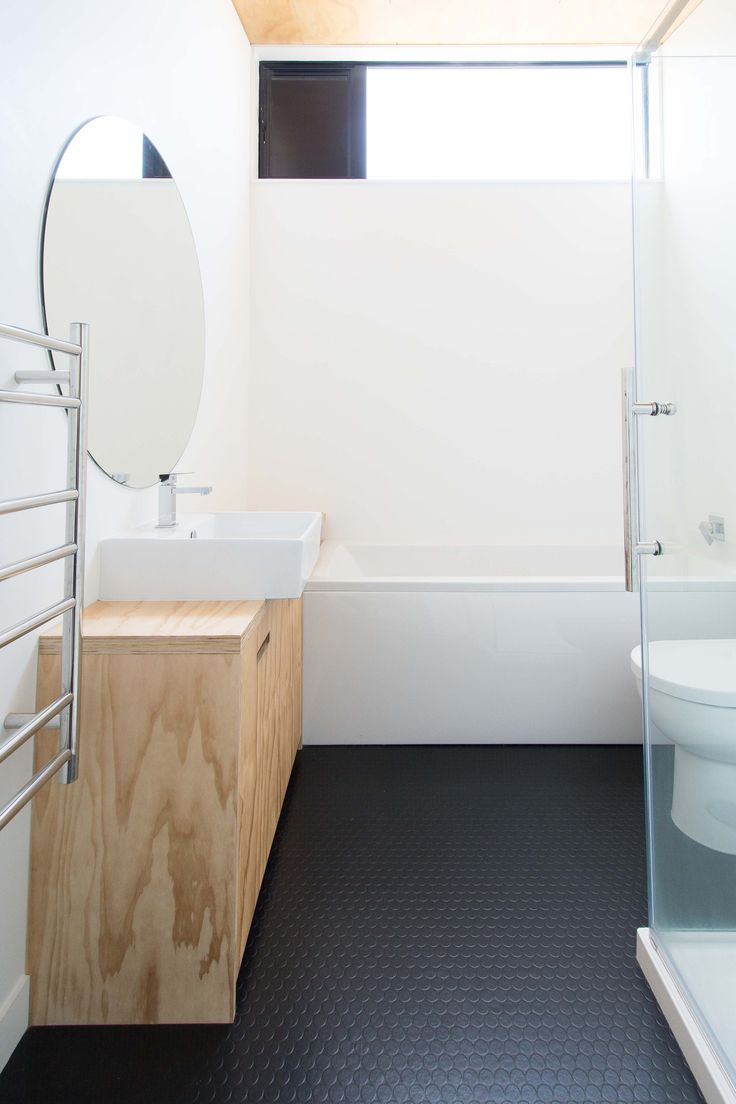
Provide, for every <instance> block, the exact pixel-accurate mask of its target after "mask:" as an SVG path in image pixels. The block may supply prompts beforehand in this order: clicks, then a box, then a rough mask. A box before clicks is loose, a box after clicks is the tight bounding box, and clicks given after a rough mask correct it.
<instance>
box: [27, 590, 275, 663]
mask: <svg viewBox="0 0 736 1104" xmlns="http://www.w3.org/2000/svg"><path fill="white" fill-rule="evenodd" d="M264 605H265V603H264V602H94V603H93V604H92V605H90V606H87V608H86V609H85V611H84V614H83V617H82V636H83V638H84V650H85V652H88V653H93V652H137V653H141V652H147V653H154V652H172V651H179V652H185V653H190V654H191V653H204V652H239V651H240V648H241V644H242V641H243V639H244V637H245V636H247V635H248V633H249V632H250V630H251V629H252V628H254V627H255V625H256V624H257V623H258V621H259V620H260V614H261V611H262V610H263V607H264ZM60 644H61V622H59V624H58V626H57V627H55V628H54V629H52V630H50V631H49V632H48V633H45V634H44V635H43V636H42V637H41V638H40V640H39V652H41V653H42V654H53V653H55V652H58V651H59V649H60Z"/></svg>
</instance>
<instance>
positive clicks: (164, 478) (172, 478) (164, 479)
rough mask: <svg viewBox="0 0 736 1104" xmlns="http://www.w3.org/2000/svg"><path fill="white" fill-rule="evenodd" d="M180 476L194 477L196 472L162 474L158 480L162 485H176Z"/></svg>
mask: <svg viewBox="0 0 736 1104" xmlns="http://www.w3.org/2000/svg"><path fill="white" fill-rule="evenodd" d="M180 475H194V472H190V471H188V472H182V471H178V472H161V473H160V474H159V477H158V478H159V482H160V483H169V482H171V483H176V481H177V479H178V478H179V476H180Z"/></svg>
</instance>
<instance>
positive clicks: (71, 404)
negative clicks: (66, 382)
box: [0, 391, 79, 410]
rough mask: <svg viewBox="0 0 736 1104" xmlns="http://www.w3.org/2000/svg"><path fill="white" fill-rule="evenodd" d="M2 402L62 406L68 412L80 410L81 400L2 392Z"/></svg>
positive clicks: (60, 396)
mask: <svg viewBox="0 0 736 1104" xmlns="http://www.w3.org/2000/svg"><path fill="white" fill-rule="evenodd" d="M0 402H6V403H22V404H23V405H25V406H61V407H66V409H67V410H78V409H79V399H75V398H72V396H71V395H42V394H41V393H40V392H39V394H37V395H36V394H34V392H33V391H0Z"/></svg>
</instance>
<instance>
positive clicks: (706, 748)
mask: <svg viewBox="0 0 736 1104" xmlns="http://www.w3.org/2000/svg"><path fill="white" fill-rule="evenodd" d="M631 669H632V671H633V672H634V675H635V676H636V679H637V685H638V687H639V693H640V694H641V648H640V647H638V646H637V647H636V648H634V650H633V651H632V653H631ZM649 718H650V722H652V723H653V724H654V725H655V726H656V728H657V729H658V730H659V732H660V733H661V734H662V735H663V736H666V737H668V738H669V739H670V740H672V742H673V743H674V745H675V778H674V787H673V793H672V819H673V821H674V822H675V824H676V825H677V827H678V828H679V829H680V830H681V831H683V832H685V833H686V834H687V835H688V836H690V837H691V838H692V839H694V840H697V842H698V843H702V844H705V846H706V847H712V848H714V849H715V850H716V851H725V852H727V853H728V854H732V855H736V640H653V641H651V642H650V644H649ZM652 739H653V741H654V742H655V743H656V742H657V733H656V732H653V733H652Z"/></svg>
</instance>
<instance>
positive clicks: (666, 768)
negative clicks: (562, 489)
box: [636, 58, 736, 1077]
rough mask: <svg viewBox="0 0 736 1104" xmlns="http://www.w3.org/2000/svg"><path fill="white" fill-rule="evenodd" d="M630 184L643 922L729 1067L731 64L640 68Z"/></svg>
mask: <svg viewBox="0 0 736 1104" xmlns="http://www.w3.org/2000/svg"><path fill="white" fill-rule="evenodd" d="M650 87H652V88H656V90H657V97H658V100H659V103H660V105H661V112H658V113H656V114H653V115H652V125H653V127H655V130H654V132H653V133H652V135H651V138H652V147H653V148H656V149H657V150H658V151H659V153H660V155H661V171H660V172H659V173H658V175H656V176H653V177H652V178H651V179H649V180H644V179H640V180H638V181H637V185H636V199H637V209H638V235H637V239H638V240H637V252H638V266H637V267H638V271H637V284H638V302H637V315H638V366H637V367H638V377H639V378H638V397H639V398H640V399H641V400H645V401H659V402H674V403H676V404H677V413H676V415H675V416H674V417H665V418H663V417H657V418H648V417H639V418H637V419H636V422H637V430H638V435H639V456H640V461H641V468H640V495H641V515H642V516H641V527H642V535H643V539H645V540H659V541H660V542H661V543H662V546H663V550H664V551H663V555H661V556H658V557H644V558H642V569H643V579H642V583H643V600H644V608H645V613H646V622H647V637H648V640H647V645H646V657H647V659H648V674H647V676H646V678H645V684H646V687H647V690H648V725H647V727H648V733H647V754H648V767H649V772H648V773H649V795H648V796H649V820H650V850H651V853H650V872H651V902H650V904H651V923H652V927H653V928H654V932H655V938H656V941H657V944H658V946H659V947H660V949H661V950H662V951H663V952H664V953H665V955H666V956H667V957H668V958H669V961H670V963H671V964H672V966H673V967H674V969H675V970H676V971H677V973H678V976H679V978H680V981H681V983H682V985H683V986H684V987H685V988H686V989H687V991H688V992H689V995H690V999H691V1001H692V1003H693V1005H694V1006H695V1008H696V1009H697V1011H698V1012H699V1015H700V1016H701V1017H702V1021H703V1023H704V1026H705V1027H706V1029H707V1030H708V1031H709V1032H710V1034H711V1036H712V1039H713V1042H714V1045H715V1046H716V1047H717V1048H718V1049H719V1050H720V1053H721V1055H722V1057H723V1061H724V1064H726V1065H727V1066H728V1068H729V1069H730V1070H731V1072H732V1074H734V1076H735V1077H736V1026H735V1025H736V1015H734V1003H733V993H734V992H736V479H735V478H734V473H735V472H736V310H734V295H735V293H736V187H735V186H736V139H735V138H734V134H733V125H732V104H733V101H734V97H735V96H736V59H732V58H666V59H660V60H656V61H654V62H653V63H652V65H651V67H650Z"/></svg>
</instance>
